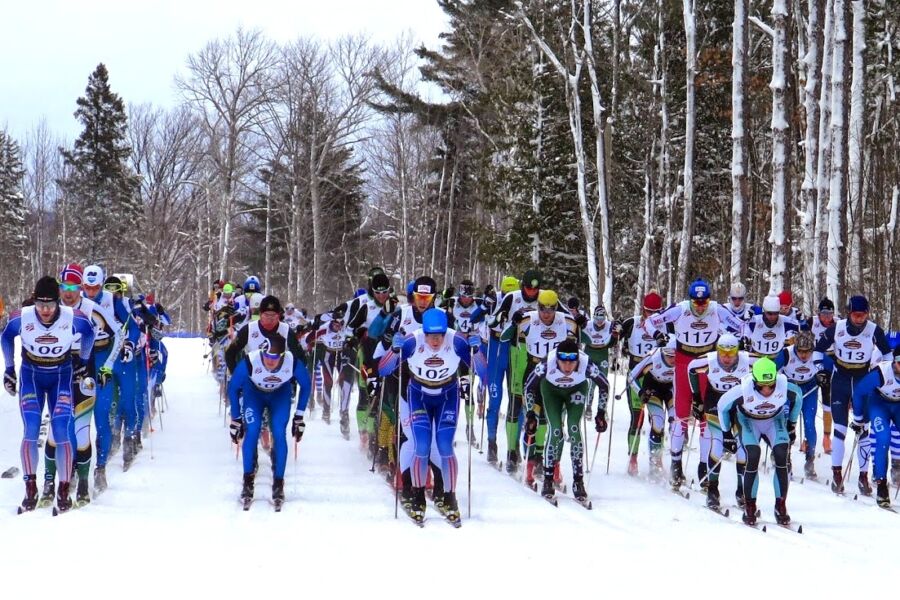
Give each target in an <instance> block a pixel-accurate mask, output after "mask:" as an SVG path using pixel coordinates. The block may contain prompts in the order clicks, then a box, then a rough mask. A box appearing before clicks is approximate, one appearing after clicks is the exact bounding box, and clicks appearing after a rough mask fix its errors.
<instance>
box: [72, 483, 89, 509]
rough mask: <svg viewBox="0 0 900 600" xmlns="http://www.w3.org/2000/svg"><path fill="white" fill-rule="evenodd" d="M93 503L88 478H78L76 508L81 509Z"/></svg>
mask: <svg viewBox="0 0 900 600" xmlns="http://www.w3.org/2000/svg"><path fill="white" fill-rule="evenodd" d="M90 503H91V493H90V490H89V489H88V480H87V477H79V478H78V487H77V488H76V490H75V506H78V507H79V508H80V507H82V506H84V505H85V504H90Z"/></svg>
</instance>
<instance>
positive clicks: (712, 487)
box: [706, 481, 721, 510]
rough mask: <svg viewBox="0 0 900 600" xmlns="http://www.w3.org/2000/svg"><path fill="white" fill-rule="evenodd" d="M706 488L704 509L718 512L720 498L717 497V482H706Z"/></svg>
mask: <svg viewBox="0 0 900 600" xmlns="http://www.w3.org/2000/svg"><path fill="white" fill-rule="evenodd" d="M708 483H709V485H707V486H706V507H707V508H711V509H712V510H719V507H720V503H721V497H720V496H719V482H718V481H708Z"/></svg>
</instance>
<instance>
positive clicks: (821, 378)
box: [816, 371, 829, 387]
mask: <svg viewBox="0 0 900 600" xmlns="http://www.w3.org/2000/svg"><path fill="white" fill-rule="evenodd" d="M828 379H829V376H828V373H826V372H825V371H819V372H818V373H816V384H817V385H818V386H819V387H825V386H826V385H828Z"/></svg>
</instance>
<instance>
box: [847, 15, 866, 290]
mask: <svg viewBox="0 0 900 600" xmlns="http://www.w3.org/2000/svg"><path fill="white" fill-rule="evenodd" d="M850 5H851V7H852V10H853V76H852V79H851V81H850V122H849V127H848V139H847V159H848V165H849V169H848V186H849V195H848V200H849V202H848V206H847V232H848V234H849V236H848V244H847V246H848V247H847V259H848V261H847V286H848V287H849V288H850V289H853V290H859V289H860V288H861V287H862V283H863V282H862V272H863V271H862V266H861V256H862V250H863V248H862V225H863V223H862V216H863V211H864V210H865V198H864V197H863V190H864V189H865V186H864V185H863V147H864V140H863V136H864V135H865V133H864V132H865V112H864V111H865V100H864V98H863V93H864V91H865V59H864V55H865V51H866V10H865V6H864V5H863V1H862V0H853V1H852V2H851V3H850Z"/></svg>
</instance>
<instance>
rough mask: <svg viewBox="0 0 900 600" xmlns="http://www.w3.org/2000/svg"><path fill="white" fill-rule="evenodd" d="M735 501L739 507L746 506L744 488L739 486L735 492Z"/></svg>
mask: <svg viewBox="0 0 900 600" xmlns="http://www.w3.org/2000/svg"><path fill="white" fill-rule="evenodd" d="M734 503H735V504H737V505H738V507H739V508H746V506H747V500H746V499H745V498H744V488H743V487H739V488H738V489H737V490H736V491H735V492H734Z"/></svg>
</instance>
